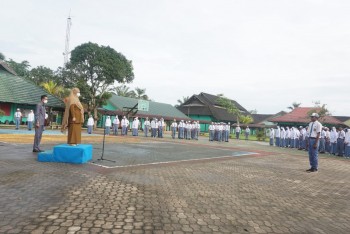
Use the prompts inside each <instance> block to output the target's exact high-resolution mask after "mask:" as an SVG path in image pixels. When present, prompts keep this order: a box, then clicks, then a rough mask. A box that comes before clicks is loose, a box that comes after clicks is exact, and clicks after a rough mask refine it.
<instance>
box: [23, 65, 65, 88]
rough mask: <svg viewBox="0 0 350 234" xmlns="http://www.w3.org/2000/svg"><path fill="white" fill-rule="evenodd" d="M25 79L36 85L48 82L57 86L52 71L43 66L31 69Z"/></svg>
mask: <svg viewBox="0 0 350 234" xmlns="http://www.w3.org/2000/svg"><path fill="white" fill-rule="evenodd" d="M27 77H28V78H29V79H30V80H32V81H33V82H34V83H35V84H37V85H40V84H42V83H48V82H49V81H54V83H55V84H56V85H57V84H58V80H59V79H58V77H57V76H56V75H55V72H54V71H53V70H51V69H50V68H48V67H44V66H38V67H36V68H33V69H32V70H30V71H29V73H28V75H27Z"/></svg>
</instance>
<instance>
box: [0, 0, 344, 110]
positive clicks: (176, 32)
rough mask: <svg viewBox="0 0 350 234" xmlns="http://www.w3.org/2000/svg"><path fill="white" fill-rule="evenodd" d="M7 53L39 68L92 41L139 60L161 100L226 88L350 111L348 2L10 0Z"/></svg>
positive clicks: (5, 15)
mask: <svg viewBox="0 0 350 234" xmlns="http://www.w3.org/2000/svg"><path fill="white" fill-rule="evenodd" d="M1 8H2V12H1V15H0V20H1V22H2V30H1V36H0V52H2V53H3V54H4V55H5V56H6V57H7V58H12V59H14V60H16V61H22V60H28V61H29V62H30V64H31V65H32V67H36V66H39V65H44V66H47V67H50V68H52V69H54V70H55V69H56V68H57V67H58V66H62V64H63V55H62V53H63V51H64V46H65V45H64V43H65V33H66V18H67V16H68V14H69V12H70V11H71V16H72V28H71V42H70V48H71V49H73V48H74V47H75V46H77V45H80V44H82V43H85V42H88V41H91V42H95V43H98V44H100V45H109V46H111V47H113V48H114V49H116V50H117V51H118V52H121V53H123V54H124V55H125V56H126V57H127V58H128V59H129V60H132V61H133V66H134V72H135V80H134V82H133V83H132V84H130V86H131V87H132V88H134V87H142V88H146V92H147V94H148V95H149V96H150V97H151V98H152V99H154V100H155V101H159V102H165V103H170V104H176V100H177V99H179V98H181V97H183V96H191V95H192V94H198V93H200V92H207V93H211V94H218V93H223V94H224V95H225V96H227V97H229V98H231V99H235V100H236V101H238V102H239V103H240V104H241V105H242V106H244V107H245V108H246V109H248V110H252V109H256V110H257V111H258V113H261V114H273V113H277V112H279V111H281V110H286V107H287V106H289V105H291V104H292V102H300V103H302V106H312V105H313V102H314V101H320V102H321V103H326V104H327V106H328V108H329V109H330V111H331V112H332V113H333V115H349V116H350V109H349V103H350V95H349V94H348V93H349V92H348V83H349V80H350V65H349V64H350V27H349V25H350V14H349V12H350V1H345V0H344V1H340V0H332V1H331V0H329V1H323V0H303V1H298V0H293V1H284V0H274V1H272V0H264V1H259V0H256V1H253V0H235V1H233V0H215V1H214V0H200V1H199V0H171V1H170V0H148V1H141V0H138V1H136V0H123V1H121V0H114V1H112V0H111V1H105V0H102V1H82V0H81V1H75V0H72V1H68V0H61V1H49V0H47V1H43V0H42V1H40V0H33V1H24V0H23V1H19V0H12V1H5V2H3V3H2V7H1Z"/></svg>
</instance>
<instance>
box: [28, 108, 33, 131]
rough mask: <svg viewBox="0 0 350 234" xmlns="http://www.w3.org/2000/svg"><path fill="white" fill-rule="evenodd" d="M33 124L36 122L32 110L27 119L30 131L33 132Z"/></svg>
mask: <svg viewBox="0 0 350 234" xmlns="http://www.w3.org/2000/svg"><path fill="white" fill-rule="evenodd" d="M33 122H34V112H33V110H30V112H29V114H28V117H27V124H28V131H31V130H32V128H33Z"/></svg>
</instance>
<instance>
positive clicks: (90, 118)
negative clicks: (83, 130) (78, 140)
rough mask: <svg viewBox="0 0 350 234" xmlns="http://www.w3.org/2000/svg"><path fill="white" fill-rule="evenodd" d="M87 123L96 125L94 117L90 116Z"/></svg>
mask: <svg viewBox="0 0 350 234" xmlns="http://www.w3.org/2000/svg"><path fill="white" fill-rule="evenodd" d="M87 125H88V126H94V118H92V117H89V119H88V122H87Z"/></svg>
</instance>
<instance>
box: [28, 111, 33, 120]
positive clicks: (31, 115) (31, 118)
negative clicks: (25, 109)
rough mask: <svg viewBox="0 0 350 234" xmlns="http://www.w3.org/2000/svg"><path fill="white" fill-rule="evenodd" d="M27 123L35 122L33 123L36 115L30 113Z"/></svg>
mask: <svg viewBox="0 0 350 234" xmlns="http://www.w3.org/2000/svg"><path fill="white" fill-rule="evenodd" d="M27 121H28V122H33V121H34V113H32V112H30V113H29V114H28V118H27Z"/></svg>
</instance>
